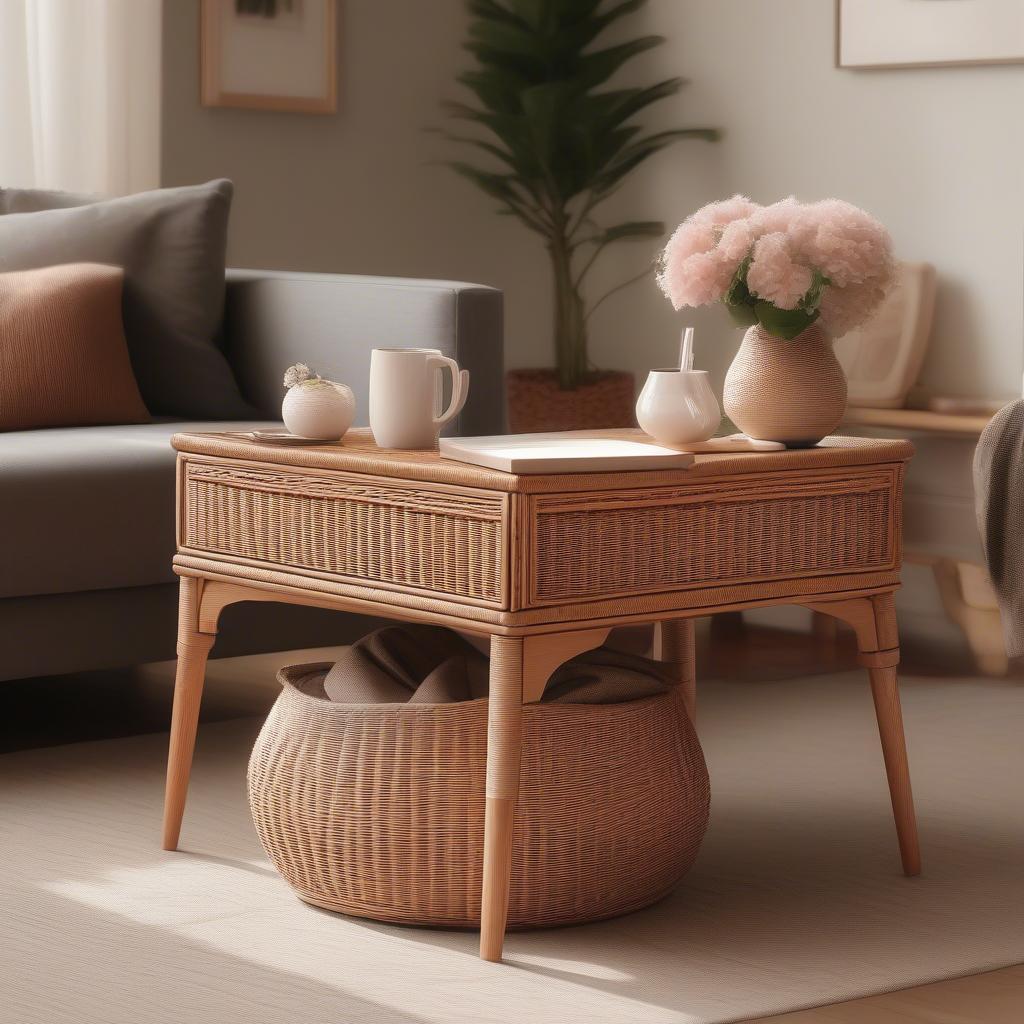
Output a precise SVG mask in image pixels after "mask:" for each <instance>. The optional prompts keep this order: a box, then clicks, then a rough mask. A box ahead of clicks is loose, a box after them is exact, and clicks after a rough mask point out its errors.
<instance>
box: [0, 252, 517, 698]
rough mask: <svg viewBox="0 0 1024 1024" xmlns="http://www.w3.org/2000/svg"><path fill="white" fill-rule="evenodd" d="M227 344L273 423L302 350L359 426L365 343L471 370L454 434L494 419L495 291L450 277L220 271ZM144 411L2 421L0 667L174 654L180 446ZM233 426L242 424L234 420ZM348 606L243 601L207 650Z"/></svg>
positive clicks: (330, 637)
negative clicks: (430, 353)
mask: <svg viewBox="0 0 1024 1024" xmlns="http://www.w3.org/2000/svg"><path fill="white" fill-rule="evenodd" d="M223 345H224V349H225V351H226V352H227V354H228V357H229V360H230V362H231V365H232V367H233V369H234V371H235V374H236V377H237V379H238V382H239V384H240V385H241V388H242V392H243V394H244V395H245V397H246V398H247V399H248V400H249V401H250V402H251V403H252V404H253V406H254V407H255V408H256V410H257V412H258V414H259V416H261V417H263V419H261V420H259V421H253V423H257V422H258V423H259V424H260V425H266V423H268V422H273V421H277V420H278V418H279V415H280V403H281V398H282V395H283V390H282V387H281V375H282V372H283V370H284V368H285V367H287V366H288V365H290V364H291V363H295V362H299V361H302V362H307V363H309V364H310V365H311V366H313V367H314V369H316V370H317V372H319V373H320V374H322V375H323V376H324V377H328V378H330V379H333V380H340V381H344V382H345V383H347V384H349V385H350V386H351V387H352V388H353V390H354V391H355V392H356V397H357V399H358V401H359V409H358V412H357V416H356V423H357V424H359V423H363V424H365V423H366V421H367V419H366V402H365V398H366V384H367V377H368V373H369V363H370V352H371V350H372V349H373V348H376V347H380V346H398V347H401V346H409V347H412V346H421V347H429V348H438V349H441V350H442V351H443V352H444V353H446V354H447V355H450V356H452V357H453V358H455V359H456V360H458V362H459V363H460V364H461V365H462V366H463V367H465V368H466V369H468V370H469V371H470V375H471V388H470V395H469V401H468V402H467V404H466V407H465V409H464V410H463V412H462V415H461V416H460V417H459V420H458V423H457V425H456V432H457V433H462V434H485V433H499V432H500V431H501V429H502V423H503V401H502V395H503V388H502V296H501V293H500V292H499V291H496V290H495V289H493V288H486V287H483V286H480V285H472V284H461V283H457V282H451V281H417V280H405V279H399V278H379V277H356V276H340V275H332V274H295V273H278V272H265V271H247V270H246V271H229V272H228V277H227V302H226V308H225V316H224V325H223ZM202 429H208V430H218V429H221V430H222V429H225V424H224V423H223V422H221V423H214V422H211V423H195V422H185V421H176V422H154V423H148V424H143V425H138V426H109V427H80V428H75V429H54V430H36V431H21V432H12V433H5V434H0V679H17V678H23V677H27V676H36V675H49V674H54V673H61V672H70V671H77V670H83V669H100V668H110V667H115V666H124V665H132V664H139V663H142V662H147V661H158V660H162V659H165V658H172V657H174V646H175V629H176V611H177V585H176V578H175V576H174V574H173V572H172V571H171V558H172V556H173V554H174V508H175V503H174V455H175V453H174V452H173V451H172V450H171V447H170V445H169V443H168V442H169V439H170V437H171V435H172V434H174V433H175V432H177V431H179V430H202ZM231 429H237V428H236V427H232V428H231ZM367 626H368V623H367V622H366V621H361V620H358V619H357V618H356V617H354V616H348V615H342V614H340V613H336V612H329V611H321V610H317V609H306V608H297V607H293V606H287V605H274V604H255V603H254V604H240V605H235V606H233V607H232V608H229V609H228V610H227V611H226V612H225V614H224V616H223V618H222V620H221V631H220V634H219V636H218V640H217V644H216V647H215V648H214V652H213V653H214V656H226V655H234V654H246V653H257V652H262V651H271V650H287V649H290V648H293V647H306V646H316V645H321V644H333V643H345V642H348V641H349V640H351V639H353V638H355V637H356V636H358V635H361V634H362V633H363V632H365V630H366V628H367Z"/></svg>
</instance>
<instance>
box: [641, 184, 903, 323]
mask: <svg viewBox="0 0 1024 1024" xmlns="http://www.w3.org/2000/svg"><path fill="white" fill-rule="evenodd" d="M893 273H894V262H893V256H892V240H891V238H890V237H889V233H888V232H887V231H886V230H885V228H884V227H882V225H881V224H880V223H879V222H878V221H877V220H875V218H874V217H872V216H871V215H870V214H868V213H865V212H864V211H863V210H859V209H858V208H857V207H856V206H851V205H850V204H849V203H844V202H843V201H842V200H839V199H824V200H822V201H821V202H817V203H800V202H797V200H796V199H794V198H793V197H790V198H788V199H783V200H781V201H780V202H777V203H773V204H772V205H771V206H758V205H757V204H756V203H753V202H751V201H750V200H749V199H747V198H746V197H745V196H733V197H732V199H726V200H724V201H722V202H719V203H711V204H709V205H708V206H705V207H703V208H702V209H700V210H698V211H697V212H696V213H695V214H693V215H692V216H691V217H688V218H687V219H686V220H685V221H683V223H682V224H680V225H679V227H678V228H676V231H675V233H674V234H673V235H672V237H671V238H670V239H669V242H668V245H666V246H665V250H664V252H663V253H662V256H661V271H660V273H659V275H658V284H659V285H660V286H661V290H662V291H663V292H664V293H665V295H666V296H667V297H668V299H669V300H670V301H671V303H672V305H673V306H674V307H675V308H676V309H681V308H682V307H683V306H704V305H707V304H708V303H711V302H717V301H719V300H721V301H722V302H724V303H725V305H726V308H727V309H728V310H729V312H730V314H731V315H732V317H733V319H734V320H735V321H736V322H737V323H738V324H741V325H743V326H753V325H754V324H760V325H761V327H763V328H764V330H766V331H768V332H769V333H770V334H773V335H775V336H776V337H779V338H786V339H791V338H795V337H796V336H797V335H798V334H800V333H801V332H802V331H804V330H806V329H807V328H808V327H810V326H811V324H813V323H820V325H821V326H822V327H823V328H824V329H825V330H826V331H827V332H828V333H829V334H830V335H831V336H832V337H833V338H838V337H840V336H842V335H843V334H845V333H846V332H847V331H849V330H851V329H852V328H854V327H857V326H858V325H860V324H862V323H863V322H864V321H865V320H867V319H868V317H869V316H870V315H871V314H872V313H873V312H874V310H875V309H876V307H877V306H878V304H879V303H880V302H881V301H882V299H883V298H884V296H885V293H886V291H887V290H888V288H889V286H890V285H891V283H892V280H893Z"/></svg>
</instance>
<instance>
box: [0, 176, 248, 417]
mask: <svg viewBox="0 0 1024 1024" xmlns="http://www.w3.org/2000/svg"><path fill="white" fill-rule="evenodd" d="M233 192H234V186H233V185H232V184H231V182H230V181H226V180H223V179H222V180H219V181H211V182H208V183H207V184H205V185H189V186H186V187H184V188H167V189H157V190H156V191H153V192H141V193H139V194H138V195H134V196H124V197H121V198H118V199H102V200H97V199H96V198H95V197H92V196H85V195H76V194H74V193H66V192H46V191H42V190H38V189H4V190H2V191H0V213H4V214H5V216H0V271H10V270H30V269H33V268H35V267H46V266H53V265H56V264H62V263H106V264H109V265H113V266H117V267H123V268H124V299H123V313H124V327H125V335H126V337H127V340H128V351H129V354H130V356H131V361H132V370H133V371H134V373H135V378H136V380H137V381H138V383H139V390H140V391H141V393H142V397H143V400H144V401H145V403H146V406H147V407H148V409H149V411H150V412H151V413H153V414H155V415H169V416H183V417H188V418H195V419H244V418H246V417H251V416H252V415H253V409H252V407H251V406H249V405H248V404H247V403H246V402H245V401H244V400H243V399H242V396H241V394H240V393H239V391H238V385H237V384H236V383H235V379H234V377H233V376H232V373H231V368H230V366H229V365H228V362H227V359H226V358H225V356H224V353H223V352H222V351H221V350H220V348H219V347H218V345H217V341H218V337H219V332H220V325H221V319H222V317H223V314H224V264H225V257H226V251H227V233H228V213H229V211H230V209H231V197H232V194H233Z"/></svg>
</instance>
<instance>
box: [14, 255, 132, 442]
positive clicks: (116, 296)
mask: <svg viewBox="0 0 1024 1024" xmlns="http://www.w3.org/2000/svg"><path fill="white" fill-rule="evenodd" d="M123 281H124V271H122V270H121V269H120V267H107V266H101V265H100V264H97V263H69V264H65V265H63V266H57V267H41V268H40V269H38V270H20V271H15V272H13V273H9V274H0V431H7V430H32V429H35V428H36V427H79V426H88V425H91V424H99V423H147V422H149V412H148V410H147V409H146V406H145V405H144V404H143V401H142V396H141V395H140V394H139V387H138V385H137V384H136V383H135V377H134V376H133V374H132V366H131V361H130V360H129V358H128V345H127V342H126V341H125V337H124V326H123V324H122V322H121V287H122V284H123Z"/></svg>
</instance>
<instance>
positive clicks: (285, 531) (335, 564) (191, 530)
mask: <svg viewBox="0 0 1024 1024" xmlns="http://www.w3.org/2000/svg"><path fill="white" fill-rule="evenodd" d="M184 484H185V495H184V503H183V507H182V522H181V543H182V544H183V546H185V547H187V548H191V549H195V550H199V551H208V552H214V553H217V554H220V555H223V556H227V557H229V558H231V557H236V558H239V559H252V560H256V561H259V562H266V563H271V564H273V565H275V566H285V567H290V568H294V569H297V570H311V571H314V572H318V573H329V574H332V575H337V576H339V577H341V578H344V579H346V580H351V581H358V582H360V583H364V584H366V583H368V584H370V585H380V586H383V587H386V588H388V589H394V590H407V591H410V592H417V593H423V592H427V593H431V594H442V595H445V596H447V597H450V598H452V599H454V600H462V601H466V602H470V603H478V604H486V605H490V606H494V607H499V608H500V607H505V606H506V599H505V569H504V566H505V553H504V549H505V540H504V538H505V519H506V513H505V506H506V500H507V499H506V498H505V497H504V496H503V495H500V494H490V493H487V492H485V491H476V492H473V491H471V490H469V489H468V488H455V487H448V488H444V487H441V486H440V485H433V486H430V487H428V488H424V489H422V490H421V489H419V488H415V489H413V488H409V487H402V486H395V485H393V484H392V483H391V482H389V481H386V480H375V479H370V478H367V477H364V476H360V475H358V474H345V473H332V474H325V475H323V476H313V475H306V474H304V473H294V472H287V471H282V472H276V471H273V470H263V469H250V468H246V467H243V466H224V465H223V464H220V465H211V464H206V463H201V462H192V461H191V460H190V461H189V462H188V463H187V464H186V466H185V471H184Z"/></svg>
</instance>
